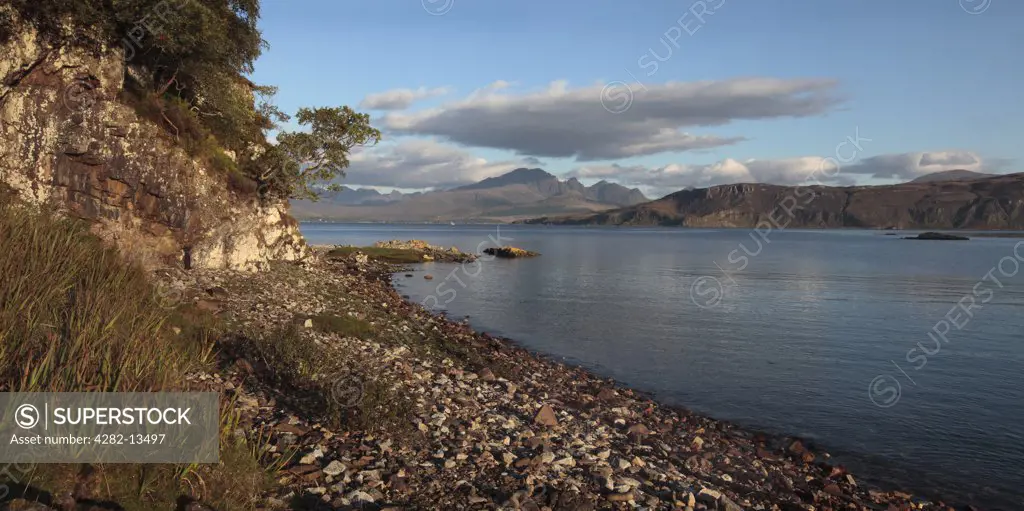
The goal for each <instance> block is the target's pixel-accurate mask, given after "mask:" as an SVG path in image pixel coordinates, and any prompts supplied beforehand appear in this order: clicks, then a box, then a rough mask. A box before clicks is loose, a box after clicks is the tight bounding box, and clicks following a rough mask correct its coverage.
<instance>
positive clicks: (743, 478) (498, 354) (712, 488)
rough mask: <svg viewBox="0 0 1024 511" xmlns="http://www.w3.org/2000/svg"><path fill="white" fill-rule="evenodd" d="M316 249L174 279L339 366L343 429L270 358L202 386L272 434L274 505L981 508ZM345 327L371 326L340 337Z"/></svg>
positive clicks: (334, 383)
mask: <svg viewBox="0 0 1024 511" xmlns="http://www.w3.org/2000/svg"><path fill="white" fill-rule="evenodd" d="M317 252H318V255H317V256H315V257H314V258H312V259H310V260H308V261H306V262H303V263H301V264H294V263H281V264H277V265H274V266H273V267H272V268H271V269H270V271H267V272H263V273H260V274H256V275H252V274H245V273H240V272H233V271H226V270H193V271H191V272H179V273H176V274H172V275H166V279H165V281H166V282H168V284H167V285H168V286H169V289H171V290H173V291H174V293H173V296H177V297H180V299H182V300H189V301H193V302H194V303H195V304H196V305H197V306H198V308H200V309H202V310H207V311H210V312H211V313H213V314H215V315H218V316H220V317H221V318H222V319H224V320H227V321H229V322H230V323H231V324H233V325H236V326H237V327H238V328H240V329H242V330H245V331H250V332H252V331H260V332H273V331H274V329H275V328H277V327H278V326H280V325H295V324H299V325H301V328H300V330H301V335H302V336H304V337H305V338H307V339H311V340H312V342H313V343H315V346H316V349H317V350H319V351H318V353H316V356H317V357H321V358H323V359H328V360H337V361H338V362H339V367H338V368H337V369H336V370H334V371H333V372H332V373H331V374H324V375H314V379H316V378H320V380H321V382H322V383H324V384H325V388H327V389H329V392H327V393H326V394H327V396H326V397H327V398H328V399H330V400H332V401H333V405H336V408H335V409H337V408H340V409H341V410H342V411H341V412H340V414H341V417H342V423H341V424H340V425H332V420H331V417H329V414H325V413H321V412H318V411H317V410H321V409H322V408H323V407H322V406H319V404H318V403H319V401H318V399H323V398H324V395H323V394H324V393H323V392H320V393H317V392H310V393H309V395H304V394H303V392H301V391H296V390H295V389H289V390H287V391H286V390H283V389H282V388H281V387H280V386H279V385H277V384H276V383H275V380H273V379H272V378H269V377H268V376H267V373H268V371H271V368H268V367H266V365H267V364H272V361H260V360H253V359H251V358H246V357H245V356H244V355H237V354H236V355H232V356H227V355H225V359H224V361H223V363H222V370H221V371H220V372H218V373H216V374H197V375H191V379H192V381H193V382H195V383H196V385H199V386H200V387H205V388H209V389H215V390H218V391H220V392H223V393H224V394H226V395H227V396H229V397H231V398H232V399H234V400H235V402H236V406H237V407H238V408H239V409H240V410H241V421H240V422H239V425H238V427H237V430H236V434H238V435H243V436H246V437H247V438H250V439H253V438H260V439H262V441H263V444H264V445H265V446H266V447H265V448H264V453H263V455H264V460H265V462H266V463H268V464H270V465H273V466H275V467H277V468H278V469H279V472H278V473H277V476H276V479H277V483H279V486H278V487H277V489H276V490H273V491H271V492H269V493H268V494H266V495H263V496H262V497H261V502H262V504H261V506H262V507H261V509H284V508H291V509H391V510H397V509H445V510H449V509H526V510H545V509H550V510H563V509H564V510H593V509H651V510H655V509H681V510H686V509H694V510H700V509H711V510H714V509H717V510H729V511H733V510H739V509H746V510H785V511H789V510H840V509H850V510H950V509H967V508H954V507H952V506H948V505H945V504H943V503H939V502H935V501H930V500H927V499H922V498H919V497H915V496H913V495H911V494H909V493H904V492H899V491H878V490H875V489H872V488H868V487H865V486H864V485H863V484H862V483H861V482H859V481H858V480H857V479H856V478H854V477H853V476H852V475H850V474H848V473H847V472H846V471H845V470H844V469H843V468H842V467H839V466H833V465H832V464H830V463H828V458H829V457H828V455H827V454H825V453H816V452H812V451H811V450H810V449H809V448H808V447H807V446H806V445H805V444H804V443H802V442H801V441H800V440H797V439H785V438H775V437H771V436H768V435H764V434H759V433H755V432H750V431H746V430H744V429H742V428H739V427H737V426H735V425H732V424H729V423H727V422H723V421H717V420H713V419H709V418H705V417H701V416H699V415H695V414H692V413H690V412H688V411H686V410H683V409H679V408H674V407H667V406H662V405H660V404H659V403H657V402H655V401H653V400H652V399H650V398H649V397H647V396H644V395H642V394H641V393H638V392H635V391H633V390H630V389H627V388H623V387H621V386H618V385H616V384H615V382H613V381H611V380H607V379H603V378H600V377H598V376H595V375H593V374H591V373H589V372H587V371H585V370H582V369H580V368H575V367H571V366H567V365H564V364H561V363H558V362H555V361H552V360H550V359H548V358H545V357H543V356H538V355H536V354H532V353H530V352H529V351H527V350H525V349H523V348H521V347H519V346H517V345H516V344H515V343H514V342H511V341H509V340H507V339H501V338H496V337H492V336H490V335H488V334H486V333H478V332H474V331H473V330H472V329H470V328H469V326H468V325H467V324H466V323H464V322H455V321H450V320H448V319H446V318H444V317H443V316H436V315H433V314H431V313H429V312H428V311H426V310H424V309H423V308H422V307H420V306H419V305H416V304H411V303H409V302H407V301H406V300H404V299H403V298H402V297H401V296H400V295H399V294H398V292H396V291H395V289H394V288H393V287H392V286H391V280H390V279H391V275H392V273H393V272H395V271H398V270H399V269H400V267H399V266H396V265H393V264H388V263H382V262H378V261H373V260H366V259H365V258H358V259H357V257H356V254H352V255H351V256H349V257H347V258H326V257H323V251H322V250H319V251H317ZM331 318H334V319H331ZM338 318H341V319H344V320H345V321H348V322H358V324H359V325H361V327H360V328H346V329H340V330H339V329H337V328H334V329H332V328H329V325H331V324H336V323H337V322H338ZM268 335H273V334H268ZM222 352H224V353H225V354H227V353H232V349H231V345H230V342H228V343H226V344H225V345H224V346H222ZM320 404H322V403H320Z"/></svg>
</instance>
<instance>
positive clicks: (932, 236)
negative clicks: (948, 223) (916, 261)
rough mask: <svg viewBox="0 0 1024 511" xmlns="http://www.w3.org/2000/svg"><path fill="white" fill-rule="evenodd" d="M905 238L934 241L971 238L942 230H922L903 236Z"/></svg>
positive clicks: (966, 239)
mask: <svg viewBox="0 0 1024 511" xmlns="http://www.w3.org/2000/svg"><path fill="white" fill-rule="evenodd" d="M903 239H905V240H936V241H968V240H970V239H971V238H968V237H967V236H957V235H955V234H946V233H943V232H923V233H921V234H918V235H917V236H905V237H904V238H903Z"/></svg>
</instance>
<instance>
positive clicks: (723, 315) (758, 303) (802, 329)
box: [303, 225, 1024, 509]
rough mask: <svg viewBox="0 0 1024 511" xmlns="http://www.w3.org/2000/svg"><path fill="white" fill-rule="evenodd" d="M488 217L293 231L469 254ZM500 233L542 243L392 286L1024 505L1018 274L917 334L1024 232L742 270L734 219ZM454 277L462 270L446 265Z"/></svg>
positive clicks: (479, 322) (714, 405)
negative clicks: (507, 257) (520, 254)
mask: <svg viewBox="0 0 1024 511" xmlns="http://www.w3.org/2000/svg"><path fill="white" fill-rule="evenodd" d="M495 229H496V227H486V226H478V227H470V226H467V227H454V228H453V227H447V226H384V225H372V226H352V225H343V226H331V225H306V226H304V227H303V230H304V232H305V233H306V235H307V237H308V238H309V239H310V242H312V243H348V244H356V245H365V244H371V243H373V242H374V241H377V240H380V239H393V238H403V239H408V238H420V239H426V240H428V241H430V242H432V243H435V244H441V245H446V246H447V245H456V246H459V247H460V248H462V249H464V250H470V251H472V250H475V249H476V247H477V246H478V245H479V244H480V243H481V242H483V241H486V240H487V237H488V235H493V234H494V233H495ZM501 234H502V236H504V237H510V238H512V239H513V241H510V242H509V243H511V244H513V245H516V246H520V247H523V248H527V249H530V250H536V251H539V252H541V253H542V254H543V255H542V256H541V257H538V258H536V259H528V260H514V261H488V262H484V263H483V265H482V266H481V267H479V268H477V267H472V268H467V269H468V270H470V271H469V272H466V271H464V270H463V271H459V270H456V268H457V267H455V266H451V265H442V264H427V265H423V266H422V267H420V268H418V269H417V270H416V271H415V272H414V274H413V275H414V276H413V277H412V278H406V277H404V274H399V275H397V276H396V279H395V285H396V286H397V287H398V288H399V290H400V291H401V292H402V293H403V294H408V295H410V296H411V297H412V298H413V299H414V300H417V301H421V300H423V299H424V298H425V297H426V296H430V295H438V293H439V291H438V289H439V288H438V286H445V287H442V288H440V289H441V290H442V291H446V293H445V294H444V296H443V297H441V296H439V298H440V299H439V302H440V303H441V304H443V306H444V308H446V309H447V310H448V311H449V313H450V314H451V315H452V316H454V317H460V316H463V315H468V316H470V320H471V322H472V324H473V325H474V326H475V327H476V328H478V329H481V330H486V331H489V332H492V333H496V334H500V335H506V336H508V337H511V338H513V339H516V340H517V341H518V342H520V343H522V344H524V345H525V346H527V347H529V348H532V349H535V350H538V351H542V352H545V353H549V354H552V355H555V356H559V357H563V358H564V359H566V360H567V361H570V362H573V363H577V364H581V365H583V366H586V367H588V368H591V369H593V370H595V371H598V372H600V373H602V374H603V375H606V376H609V377H613V378H616V379H618V380H620V381H623V382H624V383H628V384H630V385H633V386H636V387H639V388H641V389H644V390H647V391H651V392H654V393H655V394H656V395H658V396H659V397H660V398H661V399H663V400H665V401H668V402H671V403H676V404H680V405H683V406H686V407H688V408H691V409H694V410H696V411H700V412H703V413H706V414H709V415H711V416H714V417H718V418H722V419H728V420H733V421H737V422H739V423H742V424H746V425H749V426H751V427H756V428H759V429H764V430H768V431H773V432H777V433H784V434H796V435H802V436H806V437H810V438H812V439H814V440H816V441H818V442H820V443H822V444H823V445H825V446H826V447H828V448H829V449H830V450H831V452H832V453H833V454H834V455H836V456H837V457H838V458H839V459H840V460H841V461H842V462H843V463H845V464H847V465H848V466H850V467H852V468H854V469H858V468H859V469H860V471H861V472H863V473H866V474H872V475H876V474H877V475H886V476H890V477H891V478H892V479H894V480H895V482H897V483H898V484H900V485H903V486H908V487H912V488H918V489H922V490H925V491H929V492H934V493H938V494H941V495H954V496H955V495H961V496H963V495H966V496H967V497H968V498H972V499H975V501H976V502H983V503H986V504H987V507H986V508H988V509H1024V501H1022V498H1021V495H1022V494H1024V490H1022V489H1021V487H1020V483H1021V482H1022V480H1024V438H1022V435H1024V426H1021V423H1022V420H1024V401H1022V397H1024V376H1022V373H1021V368H1022V362H1024V343H1022V339H1021V332H1022V328H1021V327H1022V326H1024V313H1022V310H1024V309H1022V305H1024V269H1022V270H1020V271H1018V272H1016V273H1015V274H1014V275H1012V276H1005V275H1004V276H1000V274H999V273H998V272H997V273H996V275H997V276H999V278H1000V281H1001V284H1002V285H1003V287H1001V288H1000V287H998V286H996V285H995V283H993V282H991V281H986V282H985V286H986V287H985V288H984V289H990V290H991V291H992V293H991V296H990V297H989V301H988V302H987V303H984V304H982V308H980V309H975V310H973V311H972V312H973V314H972V316H971V317H970V318H969V322H967V323H966V324H965V325H963V329H962V330H956V329H953V330H952V331H951V332H950V333H949V334H948V336H947V338H948V342H945V343H942V344H940V345H939V346H938V351H937V352H936V351H935V347H934V346H935V345H934V343H933V342H932V340H931V339H930V338H929V336H928V332H929V331H932V330H933V328H934V327H935V325H936V323H937V322H940V321H942V320H943V319H944V318H945V317H946V315H947V313H949V312H950V309H951V308H952V307H954V306H955V305H956V304H957V302H958V301H959V300H961V299H962V298H963V297H965V296H967V295H972V294H975V286H977V285H978V284H979V282H981V281H982V279H983V278H984V277H985V275H986V274H987V273H989V272H990V271H991V270H992V269H993V268H994V267H996V265H997V264H998V263H999V262H1000V260H1001V259H1002V258H1004V257H1007V256H1009V257H1011V258H1013V257H1014V247H1015V246H1016V245H1017V244H1018V243H1021V240H1019V239H1012V238H976V239H974V240H972V241H970V242H925V241H909V240H901V239H898V238H897V237H894V236H883V235H882V234H881V233H878V232H872V231H786V232H776V233H773V234H772V238H771V243H768V244H765V245H764V246H763V247H762V250H761V252H760V253H759V254H758V255H757V256H756V257H748V260H747V262H746V263H747V264H745V265H741V264H737V263H734V262H732V261H730V253H732V252H733V251H735V250H737V248H738V247H739V246H740V244H741V243H744V242H746V243H747V246H748V248H749V249H750V251H751V252H755V250H754V249H755V248H756V247H754V246H752V245H751V242H750V238H749V236H748V233H747V232H746V231H742V230H693V229H615V228H609V229H594V228H541V227H532V226H530V227H526V226H522V227H519V226H516V227H506V226H503V227H501ZM1017 253H1018V254H1024V250H1021V249H1018V252H1017ZM733 261H735V258H733ZM1022 264H1024V263H1022ZM1007 268H1009V269H1012V268H1010V267H1009V266H1007ZM452 271H457V272H458V273H457V275H458V277H459V279H458V280H460V281H461V283H460V282H458V281H457V280H455V279H452V278H446V277H447V276H448V275H449V274H450V273H451V272H452ZM424 273H430V274H432V275H434V276H435V280H433V281H426V280H424V279H423V278H422V277H423V274H424ZM472 274H476V276H473V277H470V276H469V275H472ZM701 278H705V279H706V280H705V282H706V283H707V284H708V285H709V286H713V285H714V283H715V282H718V283H720V284H721V296H720V300H717V301H715V302H714V304H713V305H711V306H708V305H707V303H703V304H702V305H704V307H701V306H698V305H697V304H696V303H695V300H694V289H695V287H694V283H695V281H697V280H698V279H701ZM452 290H454V293H452V292H451V291H452ZM697 290H698V292H700V291H707V292H709V293H710V292H711V291H713V290H715V289H714V288H713V287H709V288H706V289H705V288H700V287H698V288H697ZM713 296H714V295H713V294H707V295H699V294H698V295H697V298H698V300H696V301H698V302H699V301H700V300H699V299H702V298H710V297H713ZM449 300H450V301H449ZM446 301H448V302H449V303H446V304H445V303H444V302H446ZM979 303H980V300H979ZM960 321H962V320H960ZM918 343H921V344H922V345H923V346H924V347H926V348H928V350H929V351H931V352H933V354H932V355H928V356H927V357H926V361H925V364H924V365H923V366H921V364H920V360H919V359H916V358H913V357H914V356H915V355H920V353H921V352H915V353H914V354H908V352H910V351H911V350H912V349H914V348H915V347H917V346H918ZM919 366H920V367H919ZM879 377H881V378H882V380H881V383H882V384H881V385H880V386H879V387H878V388H877V389H875V390H876V391H877V392H875V394H874V395H873V396H872V394H871V393H869V385H870V384H872V381H873V380H875V379H876V378H879ZM890 387H891V388H890ZM887 390H890V391H891V392H890V393H887V392H885V391H887ZM872 397H874V401H875V402H873V400H872ZM893 398H896V399H893ZM876 402H877V403H878V405H876ZM879 405H881V406H879Z"/></svg>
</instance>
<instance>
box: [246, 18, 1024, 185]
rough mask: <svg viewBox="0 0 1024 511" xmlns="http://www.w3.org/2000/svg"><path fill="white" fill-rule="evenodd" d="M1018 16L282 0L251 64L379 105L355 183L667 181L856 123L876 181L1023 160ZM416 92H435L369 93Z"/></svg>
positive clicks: (815, 139) (760, 167) (819, 154)
mask: <svg viewBox="0 0 1024 511" xmlns="http://www.w3.org/2000/svg"><path fill="white" fill-rule="evenodd" d="M969 11H973V13H972V12H969ZM698 14H700V15H699V16H698ZM1022 22H1024V3H1022V2H1014V1H1011V0H959V1H958V0H905V1H900V2H893V1H891V0H889V1H880V0H856V1H855V0H829V1H821V0H786V1H782V0H699V1H697V2H691V1H687V0H682V1H664V0H647V1H645V2H643V3H642V4H636V3H631V2H625V1H616V2H612V1H608V0H588V1H581V0H562V1H558V2H553V1H550V0H548V1H541V0H536V1H535V0H519V1H515V2H510V1H509V2H498V1H486V0H474V1H470V0H434V1H431V0H422V1H419V0H403V1H398V0H374V1H372V2H369V1H367V2H339V1H336V0H307V1H303V2H293V1H285V0H264V3H263V14H262V21H261V28H262V29H263V31H264V37H265V38H266V39H267V41H268V42H269V44H270V49H269V50H268V51H267V52H266V53H265V54H264V56H263V57H262V58H261V59H260V60H259V62H258V63H257V66H256V73H255V75H254V77H253V78H254V80H255V81H257V82H259V83H266V84H273V85H277V86H279V87H280V92H279V95H278V97H277V102H278V104H279V106H281V107H282V108H283V109H284V110H285V111H289V112H294V111H295V110H296V109H298V108H299V107H301V106H313V105H316V106H337V105H343V104H347V105H351V106H353V107H358V106H360V105H362V108H361V109H362V110H363V111H368V112H370V113H371V114H373V115H374V118H375V124H376V125H377V126H378V127H380V128H382V129H384V130H385V132H386V141H385V143H383V144H381V146H379V147H377V148H374V149H370V150H366V151H362V152H360V153H359V154H358V155H356V158H354V159H353V168H352V170H351V172H350V173H349V177H348V179H347V180H346V182H348V183H349V184H353V185H374V186H378V187H383V188H389V187H399V188H424V187H430V186H447V185H452V184H459V183H462V182H467V181H472V180H476V179H478V178H482V177H487V176H489V175H494V174H498V173H501V172H502V171H505V170H509V169H511V168H514V167H516V166H523V165H528V164H530V163H536V160H534V159H533V157H536V158H538V159H539V161H540V163H541V164H542V165H540V166H543V167H544V168H545V169H547V170H549V171H551V172H553V173H556V174H559V175H563V176H569V175H573V176H578V177H580V178H582V179H583V180H584V181H585V182H586V181H587V180H591V181H593V180H595V179H597V178H605V179H610V180H616V181H620V182H623V183H624V184H628V185H633V186H640V187H641V188H643V189H645V191H649V192H650V193H653V194H658V193H661V192H665V191H670V189H672V188H680V187H683V186H702V185H710V184H720V183H722V182H728V181H730V180H740V181H750V180H756V181H767V182H779V183H782V184H788V183H792V182H796V181H799V180H801V179H802V176H804V175H805V174H806V173H807V169H808V168H810V169H811V170H812V171H813V167H814V166H815V161H816V160H813V158H818V159H819V160H820V159H822V158H828V157H830V156H834V155H835V152H836V146H837V144H839V143H841V142H843V141H844V140H846V138H847V137H852V136H855V133H859V134H860V138H861V139H862V140H870V142H864V143H862V144H860V145H861V149H860V150H857V151H856V156H857V158H858V160H857V161H856V162H850V163H847V162H844V163H843V167H844V168H843V169H842V170H843V171H842V172H841V175H839V177H837V178H835V180H834V182H835V184H849V183H854V182H855V183H866V184H873V183H885V182H893V181H901V180H906V179H907V178H912V177H914V176H916V175H919V174H922V173H927V171H933V170H944V169H946V168H960V167H964V168H970V169H972V170H981V171H989V172H1009V171H1015V170H1021V169H1020V168H1019V162H1020V158H1021V156H1022V154H1021V150H1020V149H1019V147H1020V143H1019V138H1020V136H1021V134H1022V133H1024V130H1022V127H1024V102H1022V101H1019V100H1018V95H1019V90H1020V89H1021V85H1022V83H1021V78H1022V75H1024V54H1022V52H1021V51H1020V48H1024V30H1021V29H1020V26H1021V24H1022ZM670 38H672V39H676V41H675V43H672V42H670V41H668V39H670ZM651 52H654V54H652V53H651ZM655 54H656V55H657V57H659V58H660V59H661V61H658V60H655V58H656V57H655V56H654V55H655ZM645 55H647V57H644V56H645ZM652 62H657V71H656V72H653V73H652V71H654V67H653V65H652V64H651V63H652ZM642 64H644V65H642ZM764 80H769V81H768V82H765V81H764ZM498 81H504V82H507V83H506V84H505V85H503V86H502V87H496V88H492V89H490V90H489V91H485V92H483V93H481V92H477V96H475V98H476V99H474V98H471V97H470V95H471V94H473V93H474V91H479V90H481V89H484V88H486V87H488V85H490V84H493V83H495V82H498ZM558 81H564V82H566V83H565V84H564V85H556V86H554V87H553V86H552V85H551V84H552V83H553V82H558ZM620 82H625V84H628V87H629V89H628V90H627V89H626V88H625V85H623V84H621V83H620ZM691 82H705V87H704V88H702V89H701V90H702V91H704V92H700V93H695V92H694V91H693V88H692V87H689V86H688V85H687V84H690V83H691ZM609 83H611V84H612V85H611V86H610V87H613V88H606V87H605V86H606V85H607V84H609ZM421 88H422V89H421ZM616 88H617V89H616ZM401 89H408V90H417V89H421V90H422V91H426V92H428V93H429V94H423V95H424V96H428V97H424V98H423V99H422V100H420V101H417V102H415V103H412V104H410V105H408V107H407V108H398V109H395V108H397V107H402V106H406V105H404V104H399V105H397V106H396V105H394V104H392V105H390V106H389V108H392V109H390V110H377V109H371V108H370V107H372V106H374V104H373V103H372V102H370V103H368V102H366V101H365V100H366V98H367V97H368V96H371V97H372V95H374V94H381V93H387V92H388V91H392V94H391V95H390V96H386V97H391V98H395V97H400V96H401V94H397V95H396V94H395V93H394V92H393V91H396V90H401ZM602 93H605V94H606V97H605V100H606V102H605V103H604V104H602V102H601V97H602V96H601V95H602ZM408 94H409V92H406V95H408ZM494 95H497V96H494ZM807 96H810V97H811V98H812V99H813V101H809V103H808V104H805V103H804V102H803V101H802V98H806V97H807ZM380 97H385V96H380ZM590 97H592V98H593V100H592V101H588V100H587V98H590ZM481 98H484V99H481ZM486 98H490V99H486ZM625 98H628V99H629V101H627V99H625ZM378 103H380V102H378ZM399 103H403V102H401V101H399ZM627 103H628V109H627V110H626V111H625V112H617V113H615V112H608V111H606V108H605V107H607V106H611V109H612V110H613V111H616V110H619V109H621V108H622V107H623V106H627V105H626V104H627ZM695 111H700V112H702V113H701V114H700V115H696V114H694V113H693V112H695ZM424 112H427V113H424ZM765 112H767V113H765ZM705 119H706V120H705ZM659 130H661V131H659ZM669 131H671V133H670V132H669ZM682 132H685V133H686V134H689V135H691V136H693V137H696V138H695V139H693V140H690V141H685V140H682V139H681V138H679V137H681V135H679V134H678V133H682ZM656 133H660V134H661V135H663V136H664V137H665V138H664V140H663V141H662V142H663V143H662V142H659V143H658V144H653V145H651V144H645V143H643V140H644V137H646V136H653V135H654V134H656ZM619 134H622V136H623V137H624V138H623V139H622V140H619V139H618V138H617V137H618V136H619ZM737 139H741V140H737ZM649 146H650V147H649ZM655 146H656V147H655ZM848 147H849V146H848ZM846 154H850V152H849V151H847V152H846ZM574 155H575V156H574ZM750 160H755V162H754V163H753V164H751V162H750ZM922 162H924V163H925V164H922ZM834 163H835V162H834V161H831V162H830V163H822V164H821V168H828V167H829V165H834ZM737 165H738V166H737ZM531 166H532V165H531ZM836 174H840V173H836Z"/></svg>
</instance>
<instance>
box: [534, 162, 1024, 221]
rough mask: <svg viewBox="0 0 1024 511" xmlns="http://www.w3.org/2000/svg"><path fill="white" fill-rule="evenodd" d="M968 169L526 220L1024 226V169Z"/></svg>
mask: <svg viewBox="0 0 1024 511" xmlns="http://www.w3.org/2000/svg"><path fill="white" fill-rule="evenodd" d="M967 172H968V171H953V172H945V173H940V175H932V176H924V178H919V179H917V180H915V181H912V182H910V183H903V184H897V185H888V186H850V187H828V186H810V187H791V186H778V185H770V184H733V185H723V186H713V187H711V188H701V189H696V190H683V191H679V192H676V193H673V194H671V195H668V196H666V197H664V198H661V199H658V200H655V201H652V202H647V203H644V204H639V205H635V206H630V207H624V208H619V209H615V210H610V211H603V212H597V213H590V214H579V215H569V216H558V217H551V216H548V217H542V218H537V219H533V220H529V221H527V222H526V223H540V224H566V225H662V226H683V227H747V228H750V227H755V226H757V225H759V224H761V225H772V226H775V227H774V228H779V226H785V227H787V228H837V227H860V228H883V229H1015V230H1016V229H1024V173H1022V174H1008V175H986V174H978V173H973V172H972V173H967ZM925 178H927V179H925ZM762 222H764V223H763V224H762Z"/></svg>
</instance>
